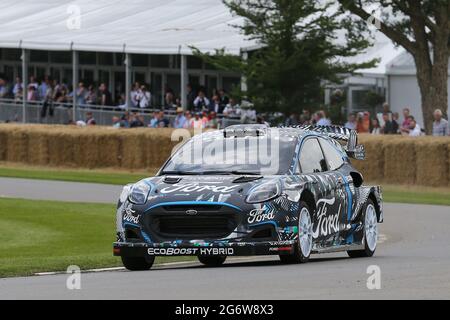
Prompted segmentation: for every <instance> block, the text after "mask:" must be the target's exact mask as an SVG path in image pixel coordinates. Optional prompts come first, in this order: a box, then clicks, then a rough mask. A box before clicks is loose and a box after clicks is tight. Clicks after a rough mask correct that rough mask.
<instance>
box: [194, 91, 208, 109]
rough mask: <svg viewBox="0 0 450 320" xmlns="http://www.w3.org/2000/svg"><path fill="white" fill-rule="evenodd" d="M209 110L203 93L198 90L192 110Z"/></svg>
mask: <svg viewBox="0 0 450 320" xmlns="http://www.w3.org/2000/svg"><path fill="white" fill-rule="evenodd" d="M208 108H209V99H208V98H206V96H205V92H204V91H202V90H200V91H199V92H198V96H197V98H195V100H194V109H195V110H197V111H198V110H206V109H208Z"/></svg>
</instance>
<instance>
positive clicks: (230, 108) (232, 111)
mask: <svg viewBox="0 0 450 320" xmlns="http://www.w3.org/2000/svg"><path fill="white" fill-rule="evenodd" d="M223 115H224V116H225V117H227V118H240V117H241V107H240V106H239V104H238V103H237V101H236V99H234V98H230V103H228V104H227V106H226V107H225V109H224V110H223Z"/></svg>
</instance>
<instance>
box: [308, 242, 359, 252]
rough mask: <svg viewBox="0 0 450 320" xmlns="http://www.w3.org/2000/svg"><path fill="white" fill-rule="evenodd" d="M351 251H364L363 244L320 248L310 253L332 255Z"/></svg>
mask: <svg viewBox="0 0 450 320" xmlns="http://www.w3.org/2000/svg"><path fill="white" fill-rule="evenodd" d="M351 250H364V245H363V244H350V245H342V246H335V247H330V248H321V249H316V250H313V251H312V253H314V254H320V253H333V252H341V251H351Z"/></svg>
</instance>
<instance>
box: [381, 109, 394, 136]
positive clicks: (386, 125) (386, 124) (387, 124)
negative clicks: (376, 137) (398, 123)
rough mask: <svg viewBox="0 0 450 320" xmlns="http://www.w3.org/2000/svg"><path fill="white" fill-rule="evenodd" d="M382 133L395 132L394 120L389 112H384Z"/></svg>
mask: <svg viewBox="0 0 450 320" xmlns="http://www.w3.org/2000/svg"><path fill="white" fill-rule="evenodd" d="M381 133H382V134H393V133H394V131H393V128H392V121H391V120H390V119H389V114H388V113H383V126H382V127H381Z"/></svg>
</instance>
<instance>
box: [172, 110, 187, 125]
mask: <svg viewBox="0 0 450 320" xmlns="http://www.w3.org/2000/svg"><path fill="white" fill-rule="evenodd" d="M183 113H184V112H183V108H180V107H179V108H177V115H176V117H175V119H174V120H173V124H172V127H174V128H176V129H181V128H184V127H185V125H186V117H185V116H184V114H183Z"/></svg>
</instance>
